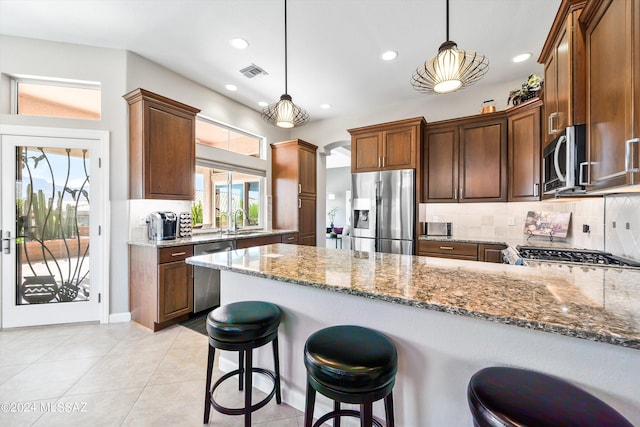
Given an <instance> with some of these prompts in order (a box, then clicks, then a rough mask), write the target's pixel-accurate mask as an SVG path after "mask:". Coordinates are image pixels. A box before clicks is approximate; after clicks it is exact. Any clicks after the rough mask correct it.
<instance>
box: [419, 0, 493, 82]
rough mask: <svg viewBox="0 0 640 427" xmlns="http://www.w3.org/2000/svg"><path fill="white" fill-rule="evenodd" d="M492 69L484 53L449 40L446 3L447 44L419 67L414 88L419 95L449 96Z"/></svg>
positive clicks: (442, 45)
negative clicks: (425, 93)
mask: <svg viewBox="0 0 640 427" xmlns="http://www.w3.org/2000/svg"><path fill="white" fill-rule="evenodd" d="M488 70H489V59H488V58H486V57H485V56H484V55H482V54H481V53H476V52H465V51H464V50H459V49H458V45H457V44H456V43H455V42H453V41H451V40H449V0H447V41H445V42H444V43H442V44H441V45H440V48H439V49H438V54H437V55H436V56H435V57H434V58H432V59H430V60H428V61H426V62H425V63H424V64H422V65H420V66H418V68H417V69H416V71H415V73H413V76H412V77H411V85H412V86H413V88H414V89H415V90H417V91H420V92H427V93H448V92H454V91H456V90H458V89H462V88H465V87H467V86H470V85H472V84H473V83H475V82H476V81H478V80H480V79H481V78H482V76H484V75H485V74H486V73H487V71H488Z"/></svg>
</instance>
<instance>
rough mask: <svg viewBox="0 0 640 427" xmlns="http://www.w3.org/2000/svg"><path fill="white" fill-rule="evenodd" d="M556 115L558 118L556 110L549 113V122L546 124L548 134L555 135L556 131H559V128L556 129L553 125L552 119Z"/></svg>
mask: <svg viewBox="0 0 640 427" xmlns="http://www.w3.org/2000/svg"><path fill="white" fill-rule="evenodd" d="M556 117H558V118H559V117H560V113H559V112H557V111H556V112H553V113H551V114H549V123H548V126H547V127H548V133H549V135H555V134H556V133H558V132H559V129H556V128H555V127H554V126H553V120H554V119H555V118H556Z"/></svg>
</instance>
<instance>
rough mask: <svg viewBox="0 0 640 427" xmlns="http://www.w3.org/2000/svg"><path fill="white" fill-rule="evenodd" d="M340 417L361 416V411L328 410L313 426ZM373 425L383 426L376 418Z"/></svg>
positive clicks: (318, 425) (316, 426)
mask: <svg viewBox="0 0 640 427" xmlns="http://www.w3.org/2000/svg"><path fill="white" fill-rule="evenodd" d="M338 417H355V418H360V411H355V410H353V409H340V410H339V411H331V412H327V413H326V414H324V415H323V416H322V417H320V418H318V421H316V422H315V423H314V424H313V427H320V426H321V425H322V424H324V423H325V422H327V421H329V420H331V419H334V418H338ZM373 425H374V426H376V427H382V424H380V421H378V420H376V419H375V418H374V419H373Z"/></svg>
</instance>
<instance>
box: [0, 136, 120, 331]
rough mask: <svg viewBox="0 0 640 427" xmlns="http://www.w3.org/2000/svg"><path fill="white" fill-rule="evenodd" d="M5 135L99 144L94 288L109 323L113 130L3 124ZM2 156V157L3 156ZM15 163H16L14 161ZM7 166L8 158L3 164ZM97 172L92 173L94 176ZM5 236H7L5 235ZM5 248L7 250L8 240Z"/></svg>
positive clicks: (12, 186) (103, 320)
mask: <svg viewBox="0 0 640 427" xmlns="http://www.w3.org/2000/svg"><path fill="white" fill-rule="evenodd" d="M4 135H15V136H32V137H51V138H78V139H92V140H95V141H96V146H95V147H94V148H92V152H93V153H95V154H93V156H95V157H99V158H100V159H101V160H100V162H101V167H100V171H101V172H100V174H101V177H100V178H101V182H102V190H101V191H100V192H98V194H95V195H94V194H92V198H93V197H96V198H99V201H100V204H101V206H102V207H103V208H102V218H101V221H100V224H98V225H99V226H100V227H101V232H100V237H101V238H100V239H98V242H100V245H101V250H100V251H96V252H98V253H99V257H100V259H99V262H100V264H101V265H102V266H103V268H102V269H101V273H100V275H99V277H98V279H99V280H98V281H97V282H98V283H97V287H96V288H93V284H92V291H93V290H95V291H96V292H99V293H100V294H101V302H100V308H99V310H100V323H109V292H110V286H109V252H110V236H111V206H110V203H109V131H106V130H92V129H70V128H50V127H38V126H18V125H0V142H1V141H2V137H3V136H4ZM0 157H1V156H0ZM11 161H15V160H14V159H12V160H11ZM2 162H3V163H6V159H5V160H3V161H2ZM93 173H95V172H94V171H92V174H93ZM1 184H2V189H3V192H4V191H15V182H11V183H5V182H2V183H1ZM2 215H3V212H0V219H2ZM2 237H4V236H2ZM14 237H15V236H14ZM2 242H3V245H2V247H3V248H4V241H2ZM3 258H4V257H2V256H0V265H1V264H2V262H3ZM2 306H3V302H2V292H0V328H2V327H3V325H2V316H3V313H2Z"/></svg>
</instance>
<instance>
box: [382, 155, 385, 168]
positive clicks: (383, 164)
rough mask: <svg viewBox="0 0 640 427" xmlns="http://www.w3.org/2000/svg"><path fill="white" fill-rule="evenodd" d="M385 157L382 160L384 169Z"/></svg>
mask: <svg viewBox="0 0 640 427" xmlns="http://www.w3.org/2000/svg"><path fill="white" fill-rule="evenodd" d="M384 159H385V158H384V157H383V158H382V167H384Z"/></svg>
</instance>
